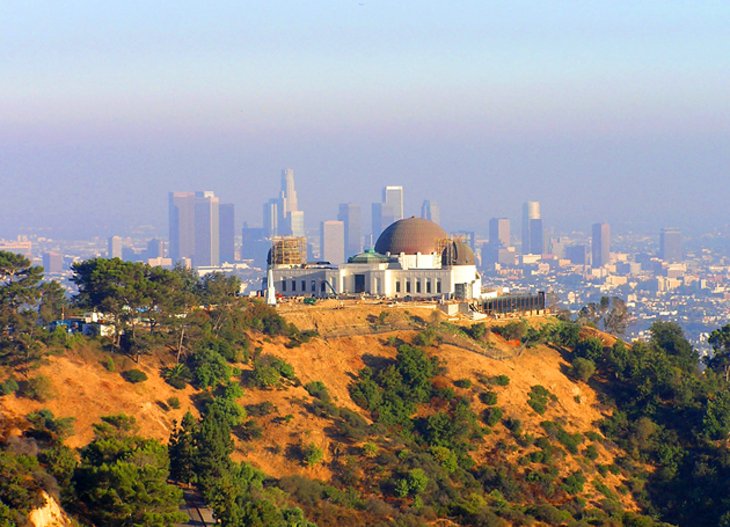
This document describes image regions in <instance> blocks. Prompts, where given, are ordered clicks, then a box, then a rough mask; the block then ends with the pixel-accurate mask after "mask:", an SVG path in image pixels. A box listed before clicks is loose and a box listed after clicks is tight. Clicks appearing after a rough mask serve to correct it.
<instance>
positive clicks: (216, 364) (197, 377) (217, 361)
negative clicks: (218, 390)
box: [189, 348, 233, 389]
mask: <svg viewBox="0 0 730 527" xmlns="http://www.w3.org/2000/svg"><path fill="white" fill-rule="evenodd" d="M189 364H190V370H191V371H192V376H193V379H192V381H193V385H194V386H195V387H196V388H200V389H202V388H208V387H215V386H217V385H219V384H221V383H224V382H227V381H228V380H229V379H230V378H231V375H232V373H233V372H232V370H231V367H230V366H228V363H227V361H226V359H225V358H224V357H223V356H222V355H221V354H220V353H218V352H216V351H214V350H212V349H210V348H202V349H199V350H198V351H196V352H195V353H194V354H193V356H192V357H191V358H190V361H189Z"/></svg>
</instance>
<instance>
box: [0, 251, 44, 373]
mask: <svg viewBox="0 0 730 527" xmlns="http://www.w3.org/2000/svg"><path fill="white" fill-rule="evenodd" d="M42 279H43V268H42V267H39V266H34V265H32V264H31V262H30V260H28V259H27V258H26V257H25V256H22V255H19V254H15V253H10V252H6V251H0V362H3V363H10V364H20V363H26V364H27V363H29V362H31V361H32V360H33V359H34V358H35V356H36V355H37V352H38V351H39V344H38V342H37V341H36V334H37V330H38V328H39V326H38V301H39V299H40V296H41V288H42V285H41V280H42Z"/></svg>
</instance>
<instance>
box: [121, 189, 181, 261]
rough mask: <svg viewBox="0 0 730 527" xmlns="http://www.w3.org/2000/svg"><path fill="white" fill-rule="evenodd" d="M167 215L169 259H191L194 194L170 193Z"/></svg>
mask: <svg viewBox="0 0 730 527" xmlns="http://www.w3.org/2000/svg"><path fill="white" fill-rule="evenodd" d="M169 213H170V220H169V226H170V238H169V241H170V258H171V259H172V261H173V262H178V261H180V260H181V259H182V258H192V255H193V253H194V252H195V193H194V192H170V194H169ZM120 254H121V250H120Z"/></svg>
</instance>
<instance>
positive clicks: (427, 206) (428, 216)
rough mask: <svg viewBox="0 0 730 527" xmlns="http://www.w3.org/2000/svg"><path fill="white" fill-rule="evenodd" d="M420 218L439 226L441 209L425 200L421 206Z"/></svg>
mask: <svg viewBox="0 0 730 527" xmlns="http://www.w3.org/2000/svg"><path fill="white" fill-rule="evenodd" d="M421 218H423V219H425V220H431V221H432V222H434V223H436V224H438V225H441V209H440V208H439V205H438V203H436V202H435V201H431V200H430V199H427V200H425V201H424V202H423V205H421Z"/></svg>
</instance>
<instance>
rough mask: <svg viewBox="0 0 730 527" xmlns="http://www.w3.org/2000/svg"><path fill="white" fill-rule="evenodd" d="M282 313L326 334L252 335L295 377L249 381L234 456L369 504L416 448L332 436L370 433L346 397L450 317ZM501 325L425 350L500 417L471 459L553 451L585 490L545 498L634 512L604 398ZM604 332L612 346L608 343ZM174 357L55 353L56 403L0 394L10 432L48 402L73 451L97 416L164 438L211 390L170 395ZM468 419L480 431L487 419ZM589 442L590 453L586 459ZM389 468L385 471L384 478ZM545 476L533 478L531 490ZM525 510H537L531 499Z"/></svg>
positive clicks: (447, 376)
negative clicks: (348, 428)
mask: <svg viewBox="0 0 730 527" xmlns="http://www.w3.org/2000/svg"><path fill="white" fill-rule="evenodd" d="M281 314H282V316H283V317H284V319H285V320H287V321H290V322H292V323H294V324H296V325H297V326H298V327H299V329H312V330H313V329H315V328H316V329H317V331H319V333H320V336H318V337H315V338H312V339H311V340H309V341H307V342H303V343H301V344H298V345H297V346H295V347H292V346H291V345H290V341H289V340H288V339H287V338H286V337H271V336H266V335H263V334H260V333H257V332H250V333H249V335H248V337H249V338H250V345H249V349H252V350H253V349H255V350H256V353H257V355H259V356H274V357H278V358H280V359H282V360H283V361H285V362H286V363H288V364H290V365H291V366H292V367H293V371H294V372H295V374H296V379H297V380H296V382H287V383H282V384H281V385H279V386H276V387H274V388H273V389H272V388H266V389H265V388H260V387H255V386H251V385H250V384H246V383H245V382H244V385H245V386H244V391H243V394H242V395H241V396H240V397H238V398H237V399H236V401H237V403H238V404H239V405H241V406H242V407H244V408H247V409H248V415H249V417H251V419H250V420H249V421H248V425H247V426H248V427H249V428H253V429H254V430H255V432H254V433H253V434H250V436H247V437H245V438H244V439H242V438H241V437H237V438H236V441H235V449H234V451H233V456H232V457H233V459H234V460H236V461H245V462H247V463H250V464H251V465H253V466H254V467H256V468H257V469H260V470H261V471H262V472H263V473H265V474H266V475H267V476H269V477H272V478H276V479H278V480H284V481H288V482H290V483H291V482H296V485H301V481H300V480H298V479H296V478H306V479H311V480H316V481H320V482H322V483H324V484H326V485H334V486H335V487H341V486H342V482H343V472H346V473H348V474H346V478H349V479H350V480H352V479H354V480H355V481H353V484H352V485H351V488H352V489H353V490H356V491H357V492H359V493H360V494H361V497H362V498H370V499H379V495H380V494H382V491H381V490H380V489H379V488H378V486H377V485H373V484H372V483H373V481H372V478H373V477H375V478H377V477H381V478H382V479H384V480H387V479H388V477H391V478H392V477H393V474H395V473H397V470H398V468H397V465H398V464H399V463H398V462H397V459H398V456H399V455H402V452H403V451H404V449H405V450H408V446H407V445H405V444H404V443H403V442H402V439H400V438H397V437H393V436H392V435H391V432H389V431H382V432H378V433H375V434H372V435H371V434H368V433H367V432H361V433H360V432H359V434H360V435H361V436H362V437H357V438H352V437H349V438H348V437H343V434H342V433H341V431H340V430H338V423H340V422H341V418H340V417H339V409H346V410H347V411H349V412H351V413H353V414H355V415H356V416H357V417H358V419H359V420H360V421H359V422H360V424H359V425H358V426H362V427H367V426H371V427H372V426H373V425H372V423H373V416H372V414H371V413H370V412H368V411H367V410H366V409H364V408H362V407H361V406H359V405H358V404H357V402H355V401H354V400H353V397H352V393H351V392H352V386H353V383H354V382H355V380H356V379H357V378H358V374H359V372H360V371H361V370H362V369H363V368H365V367H368V366H370V367H372V366H373V365H376V364H383V363H384V362H385V361H393V360H394V359H395V358H396V356H397V354H398V345H399V343H414V342H419V338H422V336H423V334H424V331H427V330H428V328H430V327H438V326H439V325H440V324H445V323H446V322H445V317H444V316H443V315H442V314H441V313H439V312H438V311H437V310H435V309H433V306H428V307H417V306H408V305H405V306H393V307H388V306H385V305H377V304H373V305H358V304H354V303H348V304H347V305H344V304H341V303H338V302H330V303H329V304H327V303H323V304H320V305H318V306H316V307H314V306H305V305H288V306H285V307H284V308H283V309H281ZM505 323H506V322H494V321H493V322H490V323H489V325H488V326H485V328H486V329H487V333H486V334H487V336H486V337H485V338H482V339H478V340H474V339H470V338H468V337H467V336H466V335H465V334H462V335H453V333H454V331H456V330H458V329H459V328H461V327H465V328H467V329H468V328H469V327H470V326H471V325H472V323H469V322H460V323H453V324H451V325H449V328H450V329H449V331H447V332H443V331H442V330H439V332H441V333H442V334H441V335H438V334H436V335H435V337H434V341H433V342H429V343H426V344H427V345H422V346H421V347H422V348H423V349H424V351H425V353H426V354H427V355H428V356H429V357H432V358H435V359H436V360H437V361H438V363H439V365H440V371H439V372H438V375H436V376H435V377H434V379H433V384H434V385H436V386H438V387H439V389H441V390H443V391H444V392H447V393H450V395H449V397H457V398H459V399H460V400H464V401H467V402H468V404H469V405H470V411H471V412H472V413H473V415H474V416H475V417H478V416H482V415H484V414H485V412H486V413H489V411H490V409H494V408H499V409H500V411H501V415H500V417H499V419H497V420H496V422H494V423H493V424H491V425H490V426H488V427H485V428H484V431H485V432H487V434H486V435H484V436H483V437H480V438H479V439H474V440H473V441H470V442H471V445H470V447H469V455H470V456H471V458H472V459H473V463H474V466H475V467H477V468H478V467H480V466H485V467H486V466H495V465H497V466H499V465H505V464H509V465H512V466H514V467H515V468H516V469H517V471H516V472H515V475H514V477H518V478H521V477H527V474H529V473H531V472H530V471H531V470H533V469H535V468H536V467H538V466H540V463H537V462H535V461H532V459H538V458H539V456H540V455H542V454H540V455H536V453H541V452H543V451H545V448H548V450H550V452H551V455H554V456H555V457H556V458H557V459H559V463H557V464H555V465H554V468H553V469H551V470H552V471H553V473H552V474H551V476H550V477H551V479H553V480H554V481H555V484H556V485H558V486H559V485H560V482H562V481H565V480H566V479H567V478H570V477H571V475H575V474H577V473H580V474H581V477H580V481H584V482H585V483H584V484H583V483H581V484H580V485H578V486H579V487H580V490H579V491H576V492H574V493H573V494H575V496H570V495H569V494H567V493H565V492H563V491H560V492H556V493H555V496H554V499H552V500H549V499H548V500H546V503H553V504H554V505H556V506H558V507H560V505H561V504H562V503H564V502H565V501H566V499H576V498H580V499H581V500H583V501H584V502H585V503H586V504H588V505H589V506H595V507H599V506H600V504H601V501H602V500H605V499H606V496H607V495H608V496H612V497H614V499H615V501H616V503H618V504H620V506H621V507H622V508H624V509H625V510H627V511H637V510H638V506H637V504H636V501H635V499H634V497H633V496H632V494H631V493H630V492H628V490H627V489H626V483H627V480H626V478H625V477H624V476H623V475H622V474H621V472H620V471H618V472H616V471H615V470H613V469H612V470H610V471H609V470H607V469H605V468H601V467H613V466H615V465H614V462H615V460H616V457H617V455H620V454H621V451H620V449H619V448H618V447H617V446H616V445H615V444H614V443H613V442H612V441H609V440H607V439H606V438H605V437H603V435H602V434H601V433H600V432H598V431H597V428H596V424H597V423H598V422H599V421H601V420H602V419H603V418H604V417H606V416H607V415H610V413H611V408H610V407H609V406H607V405H605V404H602V403H601V402H600V395H599V394H598V393H596V391H595V390H594V388H593V387H591V386H590V385H588V384H586V383H584V382H579V381H576V380H574V379H573V378H572V377H571V376H570V375H569V374H568V372H569V369H570V364H569V363H568V362H567V360H566V357H565V352H564V351H561V350H558V349H556V348H555V347H552V346H548V345H546V344H538V345H535V346H532V347H530V348H526V347H525V346H524V345H523V344H522V343H520V341H519V340H511V341H510V340H506V339H505V338H504V337H503V336H501V335H500V334H499V333H498V332H497V331H490V330H494V329H495V328H497V330H498V328H499V327H500V326H504V324H505ZM551 323H552V321H551V320H550V319H549V318H542V319H536V320H532V321H531V324H532V325H533V326H534V327H537V328H539V327H543V326H545V325H550V324H551ZM446 324H448V323H446ZM513 324H514V322H513ZM439 332H437V333H439ZM450 335H451V336H450ZM602 336H603V337H604V338H605V340H606V341H607V342H611V341H613V340H614V339H612V338H611V337H609V336H607V335H602ZM438 341H441V342H438ZM110 359H111V360H110ZM111 361H113V363H114V367H113V368H111V367H110V363H111ZM173 364H174V355H172V354H171V353H170V352H169V351H166V350H157V351H155V352H154V353H152V354H150V355H148V356H145V357H143V359H142V360H141V363H140V364H137V363H135V362H134V361H133V360H132V359H131V358H129V357H126V356H123V355H119V354H109V352H106V351H103V350H101V349H100V348H99V346H98V345H95V343H94V342H86V343H83V344H80V345H77V346H74V347H73V348H72V349H68V350H65V351H64V352H63V353H58V354H51V355H50V356H48V357H47V358H46V359H45V360H44V363H43V364H42V365H40V366H39V367H38V368H37V370H35V371H34V372H33V373H34V375H40V376H45V377H47V378H48V379H50V381H51V385H52V388H51V391H52V392H53V393H54V396H53V397H52V398H50V399H49V400H48V401H45V402H39V401H33V400H30V399H27V398H23V397H17V396H8V397H3V398H1V399H0V408H2V413H3V415H4V416H5V419H6V421H9V422H12V423H14V424H15V427H17V429H16V430H15V431H14V432H13V433H15V434H19V433H20V431H21V430H22V429H23V428H27V423H25V422H24V421H25V419H24V418H25V416H27V415H28V414H30V413H31V412H34V411H38V410H40V409H42V408H48V409H50V410H51V411H52V412H53V414H54V415H55V416H58V417H72V418H74V419H75V423H74V430H73V433H71V434H70V435H69V436H68V437H67V438H66V440H65V444H66V445H67V446H69V447H71V448H79V447H83V446H84V445H86V444H88V443H89V442H90V441H91V440H92V439H93V437H94V429H93V425H94V424H96V423H98V422H100V419H101V418H102V416H105V415H112V414H119V413H124V414H127V415H130V416H133V417H135V418H136V421H137V424H138V432H139V434H141V435H143V436H146V437H151V438H154V439H158V440H161V441H163V442H166V441H167V439H168V438H169V436H170V434H171V432H172V430H173V426H174V423H176V422H177V423H179V422H180V421H181V420H182V417H183V415H184V413H185V412H186V411H191V412H192V413H193V415H195V416H198V415H199V414H200V411H199V408H200V402H199V400H198V399H196V397H197V398H199V397H200V395H201V393H203V392H201V391H200V390H196V389H194V388H193V387H192V386H190V385H187V386H186V387H184V388H183V389H175V388H173V387H172V386H170V384H168V383H167V382H165V380H164V379H163V378H162V376H161V372H162V371H164V368H166V367H170V366H172V365H173ZM233 366H234V367H236V368H239V369H240V371H241V373H242V377H243V378H246V376H247V375H248V374H250V373H251V372H252V370H253V368H254V367H253V363H252V362H250V361H248V362H242V363H234V364H233ZM130 368H138V369H140V370H141V371H143V372H144V373H145V374H146V376H147V380H145V381H144V382H140V383H136V384H130V383H129V382H127V381H125V379H124V378H123V377H122V376H121V375H120V372H121V371H126V370H128V369H130ZM4 376H5V375H3V377H4ZM495 379H499V380H498V381H495ZM495 382H496V384H495ZM312 383H321V385H322V386H323V388H324V390H326V393H327V394H328V395H327V401H326V402H327V405H329V408H328V409H327V408H325V409H323V408H322V405H320V406H318V405H317V404H318V402H320V403H321V400H320V399H318V397H317V396H316V395H317V394H315V395H314V396H313V395H312V394H311V393H312V390H311V389H309V390H308V389H307V388H306V387H310V386H311V385H312ZM537 386H539V387H542V388H544V390H545V392H546V393H547V394H549V397H548V399H549V400H548V403H547V405H546V409H545V410H544V413H538V412H537V411H535V410H534V409H533V408H532V407H531V406H530V405H529V401H530V397H531V396H530V393H531V391H534V387H537ZM485 393H489V394H492V395H490V397H494V398H495V399H496V400H495V401H491V400H486V399H485V398H484V394H485ZM320 397H321V396H320ZM172 398H175V399H177V400H178V401H179V405H178V404H175V406H176V408H171V407H170V404H169V401H170V400H171V399H172ZM485 401H486V403H488V404H485ZM325 406H326V405H325ZM444 407H445V403H444V402H443V401H441V402H437V401H435V400H434V401H432V403H428V404H425V405H422V407H421V408H420V409H419V410H418V413H419V414H420V415H422V416H427V415H429V414H431V415H433V413H434V412H435V411H438V410H439V409H443V408H444ZM257 408H258V409H259V411H258V412H257V410H256V409H257ZM262 408H263V409H264V410H261V409H262ZM333 408H334V410H333ZM257 413H259V414H261V415H256V414H257ZM546 422H551V423H556V424H558V427H559V430H561V432H559V434H563V433H565V434H567V436H568V437H573V438H580V439H579V440H576V441H577V442H578V443H579V446H577V447H573V446H571V447H570V449H568V450H566V449H565V447H561V446H560V442H559V440H550V445H546V444H544V443H543V445H542V448H540V447H536V446H535V439H536V438H539V437H547V436H548V435H549V434H548V433H547V432H546V429H545V425H544V423H546ZM474 426H477V428H481V426H482V425H478V424H475V425H474ZM363 429H364V428H363ZM551 430H552V429H551ZM552 433H553V434H554V433H555V431H554V430H552ZM239 435H240V434H239ZM559 437H562V436H559ZM563 440H565V439H564V438H563ZM310 445H311V446H312V447H313V448H316V449H318V451H319V452H321V461H318V462H317V463H313V464H311V465H308V464H307V463H304V462H301V461H300V460H299V459H297V456H298V455H299V452H300V451H301V449H302V448H305V447H307V446H310ZM366 445H370V446H366ZM589 447H590V448H589ZM368 448H377V451H378V454H377V456H379V457H385V456H396V457H394V458H393V459H392V461H390V462H387V463H385V464H384V465H380V466H378V464H379V463H380V462H381V461H379V460H378V459H376V458H375V457H374V454H372V453H366V452H367V449H368ZM587 449H588V452H589V454H586V451H587ZM587 455H588V456H589V457H586V456H587ZM526 460H527V461H526ZM518 467H519V468H518ZM387 474H390V476H388V477H384V476H385V475H387ZM291 484H293V483H291ZM540 484H541V483H540V482H537V481H536V482H535V485H540ZM297 492H302V491H301V489H298V488H297V489H295V492H294V495H295V496H296V494H297ZM295 501H297V500H296V499H295ZM408 501H409V500H406V502H408ZM300 504H301V505H303V506H304V508H305V511H306V512H307V513H308V514H309V516H310V517H311V518H312V519H313V520H314V521H317V522H318V524H319V525H321V526H324V525H335V524H337V522H334V523H333V520H332V518H330V517H329V516H328V515H334V517H336V518H339V520H337V521H338V522H339V521H342V518H343V517H346V516H348V515H349V516H350V520H349V521H351V522H352V524H362V525H367V524H370V522H372V521H377V519H378V517H379V516H381V515H380V514H378V511H377V510H376V511H367V510H365V511H363V510H358V509H357V508H354V509H350V508H349V507H348V506H347V505H346V504H332V509H333V510H332V511H328V510H327V507H325V508H324V510H322V509H321V507H319V506H315V504H314V503H312V504H311V505H310V506H309V507H307V505H308V504H307V503H300ZM405 504H406V503H404V505H405ZM394 505H397V503H394V502H392V499H388V500H386V501H385V502H383V507H384V510H385V511H388V513H387V514H386V518H387V517H392V515H393V514H394V513H396V511H397V510H398V508H400V507H398V506H396V508H395V509H392V510H391V508H392V507H393V506H394ZM425 505H428V503H425ZM523 506H529V503H524V505H523ZM408 508H409V507H408V506H407V507H406V509H405V510H407V509H408ZM556 511H557V509H556ZM556 514H557V512H556ZM543 515H544V516H545V517H544V518H543V521H547V522H548V523H550V520H549V517H550V513H546V512H543ZM386 518H382V517H381V518H380V520H381V521H384V520H385V519H386ZM435 519H436V518H435V517H434V518H432V519H431V520H429V522H431V521H435Z"/></svg>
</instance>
